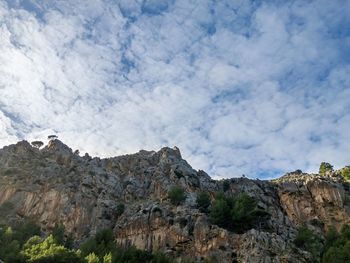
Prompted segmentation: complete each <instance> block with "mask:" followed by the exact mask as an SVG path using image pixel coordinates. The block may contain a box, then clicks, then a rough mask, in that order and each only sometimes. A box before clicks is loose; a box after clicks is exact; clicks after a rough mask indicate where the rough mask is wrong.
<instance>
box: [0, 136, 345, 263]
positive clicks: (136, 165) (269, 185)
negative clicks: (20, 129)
mask: <svg viewBox="0 0 350 263" xmlns="http://www.w3.org/2000/svg"><path fill="white" fill-rule="evenodd" d="M175 185H176V186H180V187H182V188H183V189H184V190H185V193H186V200H185V202H184V203H183V204H181V205H179V206H174V205H172V204H171V203H170V202H169V200H168V198H167V196H168V191H169V189H170V188H171V187H173V186H175ZM224 190H225V195H228V196H234V195H237V194H238V193H241V192H246V193H248V194H249V195H250V196H252V197H254V198H255V199H256V200H258V206H259V207H260V208H261V209H264V210H265V211H266V212H268V214H269V215H270V216H269V218H268V219H267V220H266V221H265V222H263V224H262V225H259V226H257V227H255V228H253V229H251V230H248V231H247V232H245V233H243V234H236V233H233V232H230V231H228V230H225V229H222V228H220V227H218V226H216V225H213V224H211V223H210V221H209V219H208V216H207V215H206V214H204V213H202V212H200V211H199V210H198V209H197V207H196V196H197V194H198V193H199V192H200V191H207V192H208V193H210V195H211V196H214V194H215V193H216V192H219V191H224ZM348 200H349V187H348V184H347V183H346V182H344V180H343V178H342V177H341V176H338V175H337V173H336V172H335V173H331V174H329V175H327V176H320V175H318V174H303V173H301V172H300V171H296V172H294V173H289V174H286V175H285V176H283V177H281V178H279V179H276V180H272V181H261V180H250V179H247V178H233V179H229V180H225V181H223V180H221V181H215V180H212V179H211V178H210V177H209V176H208V175H207V174H206V173H205V172H204V171H196V170H194V169H192V167H191V166H190V165H189V164H188V163H187V162H186V161H185V160H183V159H182V157H181V154H180V151H179V149H178V148H176V147H175V148H173V149H171V148H162V149H161V150H160V151H158V152H155V151H144V150H142V151H140V152H138V153H136V154H132V155H124V156H119V157H114V158H106V159H100V158H97V157H95V158H91V157H90V156H89V155H85V156H84V157H80V156H79V155H78V154H76V153H73V152H72V150H71V149H70V148H69V147H68V146H66V145H65V144H63V143H62V142H61V141H59V140H57V139H54V140H51V141H50V142H49V144H48V145H47V146H46V147H44V148H42V149H41V150H40V149H37V148H34V147H32V146H31V145H30V144H29V143H28V142H26V141H22V142H19V143H17V144H15V145H10V146H6V147H4V148H3V149H1V150H0V223H4V222H7V223H8V222H13V221H18V220H21V219H23V218H32V219H34V220H35V221H36V222H38V223H39V224H40V226H41V227H42V229H43V230H44V231H46V230H50V229H52V228H53V227H54V226H55V225H57V224H63V225H64V226H65V229H66V231H67V233H70V234H72V235H73V236H74V238H75V239H76V240H83V239H84V238H86V237H88V236H91V235H93V234H95V233H96V231H98V230H100V229H104V228H112V229H113V230H114V234H115V239H116V242H117V243H118V244H120V245H135V246H136V247H137V248H140V249H147V250H161V251H163V252H165V253H167V254H169V255H172V256H173V257H175V258H191V259H196V260H198V261H199V260H201V259H204V258H210V259H213V260H215V259H218V260H220V261H221V262H310V257H311V255H310V254H309V253H308V252H307V251H302V250H300V249H298V248H296V247H295V246H294V244H293V239H294V237H295V235H296V233H297V228H298V227H299V226H302V225H307V226H308V227H309V228H312V229H314V230H315V231H316V232H318V233H320V235H322V234H324V233H325V231H326V230H327V229H328V228H329V227H330V226H335V227H337V228H338V229H339V228H340V227H341V226H342V225H343V224H346V223H350V217H349V211H350V207H349V201H348ZM121 204H123V205H124V206H125V211H124V212H123V213H120V211H118V206H120V205H121Z"/></svg>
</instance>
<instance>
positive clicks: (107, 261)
mask: <svg viewBox="0 0 350 263" xmlns="http://www.w3.org/2000/svg"><path fill="white" fill-rule="evenodd" d="M103 263H112V253H111V252H109V253H108V254H106V255H104V256H103Z"/></svg>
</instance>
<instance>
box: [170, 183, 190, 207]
mask: <svg viewBox="0 0 350 263" xmlns="http://www.w3.org/2000/svg"><path fill="white" fill-rule="evenodd" d="M168 197H169V199H170V202H171V203H172V204H173V205H180V204H181V203H182V202H184V201H185V200H186V195H185V191H184V190H183V189H182V188H181V187H179V186H174V187H172V188H171V189H170V190H169V192H168Z"/></svg>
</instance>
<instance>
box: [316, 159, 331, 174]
mask: <svg viewBox="0 0 350 263" xmlns="http://www.w3.org/2000/svg"><path fill="white" fill-rule="evenodd" d="M328 172H333V166H332V165H331V164H330V163H326V162H322V163H321V164H320V169H319V174H320V175H325V174H326V173H328Z"/></svg>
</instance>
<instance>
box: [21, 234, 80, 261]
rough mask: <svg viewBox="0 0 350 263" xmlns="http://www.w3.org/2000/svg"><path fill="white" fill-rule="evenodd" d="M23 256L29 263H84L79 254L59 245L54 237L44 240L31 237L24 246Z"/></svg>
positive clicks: (50, 236)
mask: <svg viewBox="0 0 350 263" xmlns="http://www.w3.org/2000/svg"><path fill="white" fill-rule="evenodd" d="M21 254H22V255H23V256H24V257H25V259H26V262H29V263H51V262H52V263H70V262H82V260H81V257H80V255H79V254H78V253H77V252H75V251H73V250H69V249H67V248H65V247H64V246H62V245H58V244H57V243H56V241H55V239H54V238H53V236H52V235H49V236H48V237H47V238H45V239H44V240H41V238H40V237H38V236H34V237H31V238H30V239H29V240H28V241H27V243H25V244H24V246H23V250H22V252H21Z"/></svg>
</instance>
